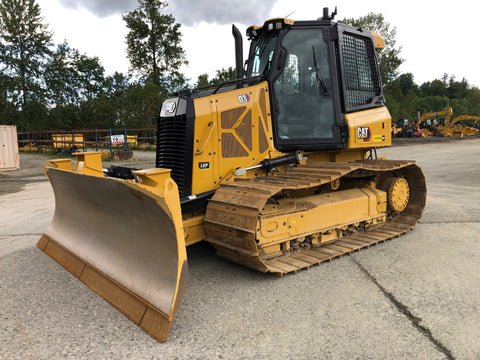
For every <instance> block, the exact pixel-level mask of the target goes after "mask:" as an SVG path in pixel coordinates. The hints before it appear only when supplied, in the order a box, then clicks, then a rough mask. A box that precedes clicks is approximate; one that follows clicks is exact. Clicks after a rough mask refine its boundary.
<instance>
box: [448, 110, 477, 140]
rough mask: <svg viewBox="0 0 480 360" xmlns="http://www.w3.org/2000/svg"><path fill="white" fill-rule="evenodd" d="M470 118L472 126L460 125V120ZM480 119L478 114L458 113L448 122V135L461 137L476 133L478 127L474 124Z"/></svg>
mask: <svg viewBox="0 0 480 360" xmlns="http://www.w3.org/2000/svg"><path fill="white" fill-rule="evenodd" d="M465 120H471V121H473V124H472V125H473V126H462V125H460V124H459V122H460V121H465ZM479 120H480V115H460V116H457V117H456V118H455V119H453V120H452V122H451V123H450V136H452V137H463V135H475V134H478V128H477V127H476V126H475V125H476V124H477V122H478V121H479Z"/></svg>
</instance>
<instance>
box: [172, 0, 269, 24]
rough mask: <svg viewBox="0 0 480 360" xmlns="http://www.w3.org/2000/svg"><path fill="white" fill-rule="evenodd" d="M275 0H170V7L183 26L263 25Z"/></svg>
mask: <svg viewBox="0 0 480 360" xmlns="http://www.w3.org/2000/svg"><path fill="white" fill-rule="evenodd" d="M276 2H277V0H262V1H258V0H171V1H170V2H169V5H168V7H167V8H166V10H168V9H170V11H171V12H172V14H173V16H174V17H175V19H176V20H177V21H178V22H179V23H181V24H182V25H185V26H194V25H197V24H199V23H201V22H205V23H210V24H217V25H230V24H232V23H241V24H244V25H253V24H255V25H263V23H264V21H265V20H267V19H268V17H269V15H270V11H271V9H272V8H273V6H274V5H275V3H276Z"/></svg>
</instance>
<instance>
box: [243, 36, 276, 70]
mask: <svg viewBox="0 0 480 360" xmlns="http://www.w3.org/2000/svg"><path fill="white" fill-rule="evenodd" d="M277 35H278V33H277V32H276V31H271V32H267V33H264V35H263V36H261V37H260V38H259V39H257V40H254V41H253V42H252V44H251V47H250V56H249V59H251V63H250V64H249V66H248V76H249V77H251V76H259V75H264V76H265V77H267V76H268V72H269V71H270V67H271V63H272V59H273V55H274V51H275V43H276V42H277Z"/></svg>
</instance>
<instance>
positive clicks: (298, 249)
mask: <svg viewBox="0 0 480 360" xmlns="http://www.w3.org/2000/svg"><path fill="white" fill-rule="evenodd" d="M332 16H333V15H332ZM331 20H332V18H331V17H330V16H328V14H326V15H325V14H324V18H322V19H321V20H315V21H308V22H296V21H295V22H294V21H291V20H288V19H272V20H269V21H267V22H266V23H265V24H264V25H263V26H262V27H255V26H254V27H250V28H249V29H247V34H248V36H249V37H250V38H251V40H252V44H253V45H252V51H251V53H250V56H249V61H250V62H249V70H248V71H249V75H250V77H248V76H244V75H245V74H243V73H242V74H239V77H238V78H237V79H236V80H235V81H233V82H232V83H233V85H232V86H230V87H227V88H225V89H220V88H221V86H219V87H218V88H216V89H214V90H208V91H206V92H202V93H197V92H196V91H193V92H190V93H186V94H183V95H179V96H178V97H176V98H172V99H167V100H166V101H165V102H164V104H163V105H162V110H161V112H160V116H159V126H158V128H159V130H158V132H157V139H158V144H157V159H156V167H155V168H152V169H147V170H133V171H130V172H128V171H127V172H126V173H123V170H122V171H120V172H119V173H117V172H115V171H116V170H115V169H113V170H112V173H111V172H110V169H109V170H108V171H106V170H104V169H103V166H102V162H101V153H95V152H85V153H76V154H75V155H76V157H77V161H76V163H75V165H73V164H72V163H71V161H70V160H69V159H68V160H65V159H63V160H52V161H50V162H49V163H48V164H47V166H46V168H45V174H46V175H47V177H48V178H49V180H50V183H51V184H52V187H53V190H54V193H55V203H56V208H55V214H54V217H53V220H52V223H51V224H50V226H49V228H48V229H47V231H46V232H45V234H44V235H43V236H42V237H41V238H40V240H39V242H38V247H39V248H40V249H41V250H43V251H44V252H45V253H47V254H48V255H49V256H51V257H52V258H53V259H55V260H56V261H57V262H58V263H59V264H61V265H62V266H63V267H65V268H66V269H67V270H68V271H70V272H71V273H72V274H74V275H75V276H76V277H78V278H79V279H80V280H81V281H83V282H84V283H85V284H87V286H89V287H90V288H91V289H92V290H94V291H95V292H96V293H98V294H99V295H101V296H102V297H103V298H105V299H106V300H107V301H108V302H110V303H111V304H112V305H113V306H115V307H116V308H117V309H119V310H120V311H121V312H122V313H123V314H125V315H126V316H127V317H128V318H129V319H131V320H132V321H133V322H135V323H136V324H137V325H139V326H140V327H141V328H142V329H144V330H145V331H146V332H147V333H148V334H150V335H152V336H153V337H154V338H155V339H157V340H159V341H166V339H167V335H168V331H169V329H170V326H171V323H172V321H173V318H174V316H175V313H176V311H177V308H178V306H179V303H180V300H181V298H182V294H183V292H184V289H185V284H186V278H187V273H188V270H187V259H186V249H185V247H186V246H188V245H190V244H193V243H196V242H198V241H201V240H206V241H208V242H209V243H210V244H211V245H212V246H214V247H215V249H216V251H217V254H218V255H219V256H222V257H225V258H227V259H230V260H232V261H236V262H238V263H240V264H244V265H245V266H249V267H251V268H253V269H256V270H258V271H262V272H269V273H273V274H277V275H283V274H286V273H290V272H296V271H298V270H300V269H303V268H308V267H310V266H312V265H314V264H319V263H321V262H323V261H328V260H330V259H332V258H335V257H340V256H342V255H344V254H349V253H350V252H352V251H355V250H359V249H362V248H367V247H369V246H370V245H372V244H376V243H378V242H381V241H385V240H388V239H391V238H394V237H397V236H398V235H401V234H403V233H405V232H407V231H409V230H410V229H412V228H413V227H414V226H415V224H416V223H417V222H418V220H419V219H420V217H421V216H422V213H423V209H424V207H425V200H426V183H425V178H424V176H423V173H422V171H421V169H420V168H419V167H418V166H417V165H415V163H414V161H406V160H385V159H378V158H376V152H375V149H376V148H379V147H384V146H390V145H391V117H390V114H389V112H388V110H387V108H386V107H385V106H384V105H383V94H382V88H381V82H380V77H379V70H378V66H377V63H376V57H375V52H374V48H375V47H377V48H381V47H383V46H384V42H383V40H382V39H381V38H380V37H379V36H378V35H371V34H370V33H368V32H364V31H363V30H359V29H356V28H353V27H349V26H346V25H341V24H339V25H338V26H334V25H333V23H332V21H331ZM340 25H341V26H340ZM285 27H290V28H291V30H292V29H293V30H295V29H299V30H300V32H299V33H298V34H301V35H302V37H301V38H302V39H303V38H305V36H303V35H304V34H307V33H305V32H304V29H305V28H306V29H308V31H310V33H308V34H311V35H312V36H311V38H307V39H306V41H307V43H306V45H305V49H306V51H303V52H302V51H298V49H297V45H298V44H297V43H298V41H292V39H290V38H289V37H288V36H290V35H291V34H295V31H288V32H285V31H282V29H284V28H285ZM295 27H296V28H295ZM312 29H313V30H312ZM315 31H317V32H323V33H325V34H327V33H328V34H331V33H332V32H335V31H336V32H338V33H337V35H338V36H337V37H334V36H331V37H326V36H316V35H318V34H317V33H315ZM271 34H274V35H275V34H276V35H275V36H277V37H278V41H277V40H276V39H277V38H275V36H273V37H272V36H271ZM282 36H284V38H283V40H284V42H282V41H283V40H282ZM338 37H343V38H344V39H345V42H344V44H343V47H339V44H338ZM265 38H266V39H267V40H268V39H274V40H272V43H270V45H271V46H273V45H275V46H277V48H276V49H277V50H276V51H277V55H273V53H274V50H271V55H270V56H269V57H264V58H261V56H262V54H264V52H263V51H261V47H262V46H263V45H262V44H261V40H262V39H265ZM327 39H330V40H328V41H327ZM293 40H295V38H294V39H293ZM269 41H270V40H269ZM288 41H290V42H291V45H289V46H290V47H291V51H292V55H291V56H290V55H288V54H286V53H283V52H282V50H281V49H280V47H279V46H280V43H282V47H285V46H287V45H285V44H287V43H288ZM329 41H330V42H329ZM310 42H311V43H310ZM259 44H260V45H259ZM267 45H268V44H267ZM356 46H360V50H361V51H360V52H358V51H357V50H358V49H355V47H356ZM367 48H369V49H370V50H372V51H364V50H366V49H367ZM272 49H273V47H272ZM344 52H345V54H344V57H343V58H342V59H338V61H337V60H334V57H335V56H337V55H338V54H343V53H344ZM266 54H268V53H266ZM326 54H330V55H331V56H330V55H329V56H326ZM352 54H356V55H355V56H364V58H365V59H364V60H365V61H363V62H362V61H353V62H352V61H351V56H352ZM358 54H360V55H358ZM362 54H363V55H362ZM287 55H288V56H287ZM299 57H302V59H303V60H302V61H303V62H302V61H299V60H298V58H299ZM237 60H238V62H237V68H241V67H242V66H243V61H241V57H238V59H237ZM264 60H267V63H268V64H267V69H268V66H270V71H271V73H268V72H267V71H264V72H263V73H260V71H259V70H258V69H259V66H260V65H259V64H262V61H264ZM272 61H273V63H272ZM342 61H343V62H344V63H345V64H346V66H347V67H348V66H350V68H351V69H354V70H355V69H356V71H350V72H348V73H347V72H346V71H345V69H344V68H343V67H342V66H339V64H340V63H341V62H342ZM307 63H308V64H307ZM300 65H301V66H303V67H301V66H300ZM357 66H358V67H359V68H358V69H357V68H356V67H357ZM282 67H283V68H282ZM282 69H283V70H282ZM357 70H358V71H357ZM275 71H276V72H277V73H275ZM272 74H273V75H272ZM332 74H336V75H335V76H331V75H332ZM359 74H361V75H359ZM327 76H329V78H327ZM330 77H331V78H330ZM285 78H288V79H287V80H285ZM340 80H342V81H343V83H342V82H341V81H340ZM282 81H283V83H282ZM359 84H360V85H361V86H360V85H359ZM300 85H301V86H300ZM281 86H283V88H282V87H281ZM219 89H220V90H219ZM284 90H294V91H293V92H292V93H291V94H288V95H284V93H283V91H284ZM312 94H313V95H312ZM302 101H303V103H302ZM286 104H288V106H286ZM309 106H311V108H312V109H315V110H314V111H311V112H310V113H305V111H306V110H309V109H308V107H309ZM282 111H283V113H282ZM284 114H290V115H289V116H285V117H284V118H283V120H281V119H282V118H281V117H282V116H284ZM299 114H300V115H302V116H303V117H300V116H299V117H298V120H297V115H299ZM305 114H306V115H305ZM313 120H316V121H317V122H318V123H320V125H324V124H327V125H328V126H327V127H323V128H322V129H320V130H317V129H316V128H313V127H312V128H311V129H310V128H309V127H306V126H307V125H305V126H299V123H300V122H301V121H305V122H304V123H302V124H312V123H313ZM281 121H284V122H283V123H282V122H281ZM314 125H315V126H316V125H318V124H316V123H314ZM282 126H284V127H282ZM165 128H166V129H167V130H168V131H166V130H164V129H165ZM285 128H287V129H289V131H290V132H286V133H285V130H284V129H285ZM162 129H163V130H162ZM185 129H187V130H185ZM325 129H326V130H325ZM317 131H324V132H317ZM298 134H302V135H301V136H303V137H300V136H299V135H298ZM172 149H173V150H172ZM169 151H171V152H169ZM179 153H182V154H184V155H181V156H180V155H179ZM165 154H167V155H165ZM162 161H164V162H162ZM161 164H169V165H168V166H170V167H168V166H167V165H165V166H162V165H161Z"/></svg>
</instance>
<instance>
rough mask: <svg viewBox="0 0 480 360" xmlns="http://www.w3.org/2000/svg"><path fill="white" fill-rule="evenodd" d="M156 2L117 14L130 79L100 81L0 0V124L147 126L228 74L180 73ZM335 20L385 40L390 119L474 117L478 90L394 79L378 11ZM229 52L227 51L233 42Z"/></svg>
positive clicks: (176, 35)
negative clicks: (167, 107)
mask: <svg viewBox="0 0 480 360" xmlns="http://www.w3.org/2000/svg"><path fill="white" fill-rule="evenodd" d="M167 6H168V4H167V3H166V2H163V1H161V0H139V1H138V7H137V8H136V9H134V10H132V11H130V12H128V13H126V14H125V15H124V16H123V20H124V21H125V23H126V26H127V28H128V34H127V36H126V39H125V40H126V43H127V51H126V57H127V58H128V60H129V62H130V69H129V73H128V74H124V73H121V72H115V73H114V74H113V75H108V76H107V75H106V74H105V69H104V67H103V66H102V64H101V61H100V59H99V58H98V57H90V56H88V55H87V54H84V53H82V52H81V50H79V49H74V48H72V47H71V46H70V45H69V44H68V41H64V42H63V43H61V44H54V43H53V42H52V32H51V31H50V30H49V25H48V24H46V23H45V22H44V19H43V18H42V15H41V9H40V7H39V5H38V4H37V3H36V1H35V0H1V2H0V70H1V72H0V124H2V125H16V126H17V129H18V130H19V131H35V130H53V129H65V130H67V129H92V128H123V127H127V128H131V129H145V128H154V127H155V126H156V121H157V117H158V113H159V111H160V107H161V104H162V102H163V101H164V100H165V99H166V98H167V97H168V96H171V95H172V94H174V93H175V92H177V91H179V90H182V89H184V88H193V87H203V86H207V85H211V84H216V83H220V82H223V81H227V80H230V79H234V77H235V69H234V68H232V67H229V66H228V65H227V66H226V68H222V69H219V70H217V71H216V75H215V76H214V77H213V78H210V77H209V75H208V74H206V73H205V74H202V75H200V76H198V78H197V79H196V80H192V79H187V78H186V77H185V75H184V74H182V72H181V68H182V66H183V65H185V64H188V62H189V61H192V62H194V61H195V59H187V58H186V54H185V51H184V49H183V48H182V44H181V38H182V34H181V24H179V23H177V22H176V20H175V18H174V16H173V15H170V14H167V13H165V11H164V10H165V7H167ZM338 22H341V23H347V24H351V25H354V26H359V27H362V28H365V29H369V30H371V31H375V32H377V33H379V34H380V35H381V36H382V37H383V38H384V39H385V43H386V47H385V49H383V50H381V51H380V52H379V54H378V57H379V65H380V71H381V75H382V81H383V85H384V95H385V98H386V103H387V107H388V109H389V111H390V113H391V115H392V120H393V121H396V120H399V119H409V120H410V122H412V121H415V120H416V119H417V117H418V115H419V114H423V113H425V112H429V111H437V110H441V109H444V108H446V107H452V108H453V112H454V116H457V115H461V114H479V113H480V89H478V88H477V87H476V86H472V85H470V84H469V83H468V80H467V79H461V80H460V81H458V80H457V79H455V77H454V76H451V75H449V74H446V73H445V74H444V75H443V76H442V78H441V79H433V80H432V81H428V82H425V83H423V84H420V85H418V84H416V83H415V81H414V77H413V75H412V74H411V73H400V72H399V70H398V69H399V67H400V65H401V64H402V63H403V62H404V59H402V57H401V44H397V43H396V39H395V35H396V30H395V27H394V26H392V25H391V24H389V23H388V22H387V21H386V20H385V19H384V17H383V15H382V14H374V13H369V14H366V15H365V16H363V17H360V18H357V19H353V18H344V19H338ZM232 46H233V45H232Z"/></svg>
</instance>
